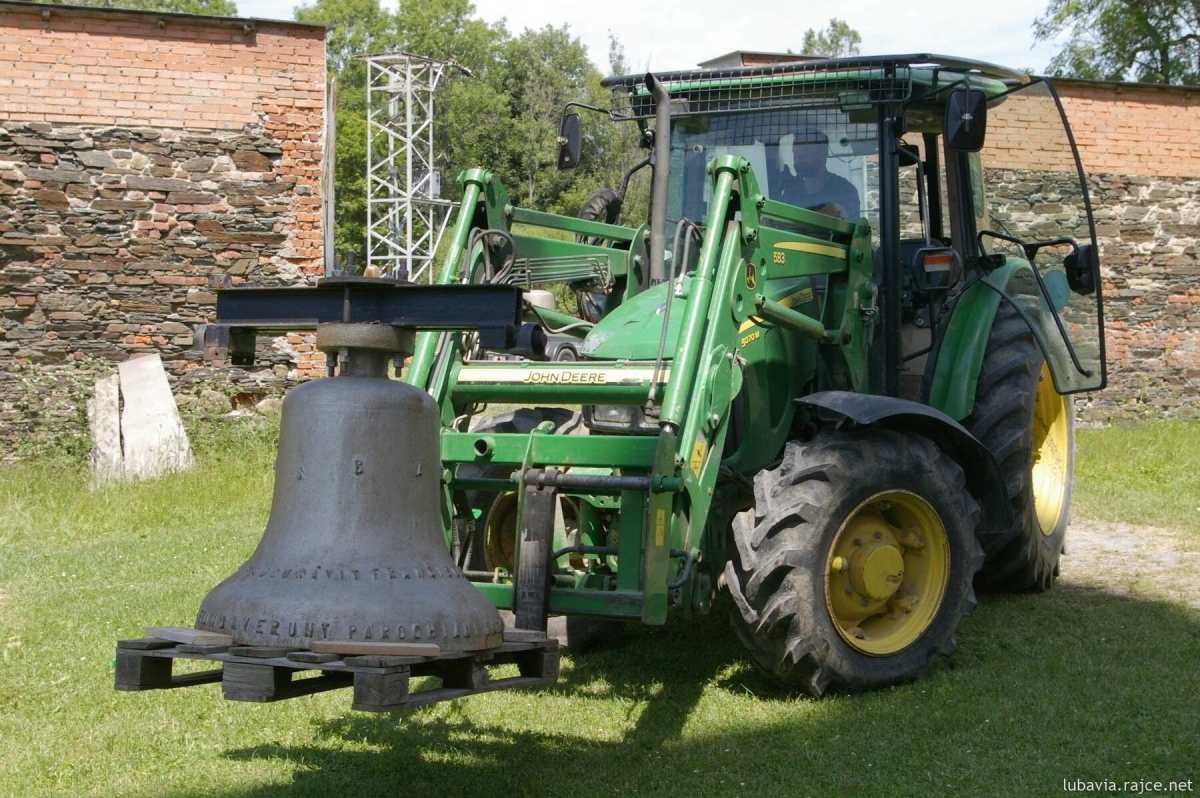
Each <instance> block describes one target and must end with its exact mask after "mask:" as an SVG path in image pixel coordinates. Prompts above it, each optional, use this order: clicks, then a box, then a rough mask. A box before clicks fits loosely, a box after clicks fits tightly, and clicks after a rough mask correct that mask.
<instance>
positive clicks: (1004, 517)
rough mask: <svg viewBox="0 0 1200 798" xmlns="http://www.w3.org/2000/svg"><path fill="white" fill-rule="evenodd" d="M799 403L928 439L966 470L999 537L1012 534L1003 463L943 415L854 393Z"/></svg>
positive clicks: (812, 396)
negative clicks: (999, 533)
mask: <svg viewBox="0 0 1200 798" xmlns="http://www.w3.org/2000/svg"><path fill="white" fill-rule="evenodd" d="M795 401H796V404H800V405H810V406H812V407H816V408H819V409H821V410H825V411H829V412H832V413H836V414H838V415H840V416H843V417H845V418H848V419H850V420H851V421H853V422H855V423H856V424H862V425H870V424H875V425H878V426H880V427H884V428H886V429H892V430H896V431H897V432H915V433H917V434H918V435H921V436H923V437H926V438H928V439H929V440H931V441H933V442H934V443H936V444H937V445H938V447H939V448H940V449H941V450H942V451H944V452H945V453H946V454H948V455H950V457H951V458H953V459H954V461H955V462H956V463H958V464H959V465H960V466H962V469H963V473H964V474H965V475H966V477H967V487H968V488H969V489H970V491H971V494H972V495H973V496H974V497H975V498H976V499H977V500H978V501H979V503H980V504H981V505H982V507H983V517H984V520H985V523H986V524H987V526H988V528H989V529H991V530H994V531H996V532H1003V531H1006V530H1011V529H1012V527H1013V515H1012V506H1011V505H1010V504H1009V500H1008V488H1007V487H1006V486H1005V484H1004V476H1003V474H1002V473H1001V471H1000V464H999V463H997V462H996V458H995V457H993V456H992V453H991V452H990V451H988V448H987V447H986V446H984V445H983V444H982V443H980V441H979V440H978V439H977V438H976V437H975V436H974V435H972V434H971V433H970V432H967V430H966V429H965V428H964V427H963V426H962V425H961V424H959V423H958V422H957V421H955V420H954V419H952V418H950V416H948V415H946V414H945V413H943V412H942V411H940V410H937V409H936V408H932V407H930V406H928V405H923V404H921V403H920V402H912V401H909V400H908V399H897V398H895V397H891V396H873V395H871V394H861V393H852V392H850V391H821V392H819V393H814V394H809V395H808V396H804V397H801V398H799V399H796V400H795Z"/></svg>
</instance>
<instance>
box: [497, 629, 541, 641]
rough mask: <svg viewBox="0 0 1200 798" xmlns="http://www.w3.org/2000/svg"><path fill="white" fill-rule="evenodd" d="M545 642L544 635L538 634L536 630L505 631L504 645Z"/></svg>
mask: <svg viewBox="0 0 1200 798" xmlns="http://www.w3.org/2000/svg"><path fill="white" fill-rule="evenodd" d="M545 641H546V633H545V632H539V631H538V630H536V629H505V630H504V642H505V643H543V642H545Z"/></svg>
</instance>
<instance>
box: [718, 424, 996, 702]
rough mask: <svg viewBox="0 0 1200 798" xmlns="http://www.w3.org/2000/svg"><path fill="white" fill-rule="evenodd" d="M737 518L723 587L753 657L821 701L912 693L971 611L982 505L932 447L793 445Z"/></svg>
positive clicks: (874, 434)
mask: <svg viewBox="0 0 1200 798" xmlns="http://www.w3.org/2000/svg"><path fill="white" fill-rule="evenodd" d="M754 498H755V506H754V508H753V509H752V510H748V511H746V512H744V513H741V514H740V515H739V516H737V518H735V519H734V523H733V540H734V544H735V545H734V554H733V557H732V559H731V560H730V561H729V562H728V563H727V564H726V568H725V584H726V586H727V587H728V588H729V591H730V593H731V595H732V598H733V603H734V608H733V610H732V613H731V615H732V621H733V626H734V628H735V630H736V631H737V634H738V637H739V638H740V639H741V641H742V643H743V644H744V645H745V646H746V649H747V650H748V652H749V655H750V659H751V660H752V661H753V663H754V664H755V665H756V666H757V667H758V668H760V669H761V670H762V671H764V672H765V673H766V674H767V675H768V676H769V677H771V678H772V679H773V680H774V681H776V682H778V683H779V684H781V685H783V686H784V687H787V688H790V689H799V690H803V691H805V692H807V693H810V694H812V695H818V696H819V695H822V694H823V693H825V692H826V691H827V690H846V691H859V690H868V689H873V688H878V687H884V686H887V685H892V684H898V683H901V682H906V681H910V680H912V679H915V678H917V677H919V676H920V675H921V674H922V672H923V671H924V670H925V668H926V667H927V666H928V665H929V663H930V661H931V660H933V659H934V658H935V657H937V656H939V655H948V654H951V653H952V652H953V651H954V649H955V647H956V642H955V632H956V630H957V629H958V624H959V621H960V620H961V619H962V617H963V616H965V615H968V614H969V613H970V612H971V611H972V610H973V609H974V607H975V594H974V590H973V588H972V580H973V579H974V576H975V573H976V571H978V570H979V567H980V565H982V563H983V551H982V549H981V548H980V546H979V543H978V542H977V541H976V539H975V527H976V525H977V523H978V520H979V506H978V505H977V504H976V502H975V501H974V500H973V499H972V498H971V495H970V494H969V493H968V492H967V488H966V480H965V477H964V475H963V471H962V468H960V467H959V465H958V464H957V463H955V462H954V461H953V460H951V459H950V458H949V457H948V456H947V455H946V454H945V453H943V452H942V451H941V450H940V449H938V447H937V446H935V445H934V444H933V443H932V442H931V441H929V440H928V439H926V438H922V437H919V436H916V435H906V434H902V433H899V432H893V431H889V430H881V429H858V430H853V431H848V432H823V433H821V434H819V435H818V436H817V437H816V438H814V439H813V440H812V441H810V442H807V443H801V442H798V441H792V442H790V443H788V444H787V447H786V448H785V450H784V456H783V460H782V462H781V463H780V464H779V466H778V467H776V468H774V469H770V470H764V471H761V472H759V474H758V475H757V476H756V477H755V479H754Z"/></svg>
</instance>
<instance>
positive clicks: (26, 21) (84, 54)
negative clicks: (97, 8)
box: [0, 5, 325, 130]
mask: <svg viewBox="0 0 1200 798" xmlns="http://www.w3.org/2000/svg"><path fill="white" fill-rule="evenodd" d="M43 8H45V7H40V6H39V7H36V8H28V9H22V8H20V7H14V6H12V5H3V6H0V96H3V98H4V101H5V102H4V109H3V115H4V117H5V118H6V119H10V120H13V121H18V122H74V123H77V124H97V125H149V126H151V127H168V128H207V129H214V130H237V129H239V128H241V127H242V126H243V125H245V124H247V123H250V122H255V121H257V120H258V114H260V113H263V114H267V115H269V116H271V117H274V118H276V120H277V122H279V123H281V124H293V125H312V124H313V120H312V118H311V117H313V116H321V114H322V112H323V108H324V105H325V36H324V33H325V32H324V30H323V29H321V28H314V27H311V26H304V25H293V24H288V23H282V22H255V23H253V28H252V30H250V31H249V32H246V31H244V30H243V26H242V25H241V24H237V23H233V24H230V23H224V22H208V21H203V20H195V19H190V18H177V17H170V16H164V17H156V16H154V15H126V14H111V13H107V14H106V13H104V12H100V13H93V14H88V13H86V12H83V13H81V12H78V11H64V10H59V9H55V8H49V9H48V12H49V19H43V17H42V10H43ZM159 19H162V20H164V23H163V26H162V27H161V28H160V27H159V24H158V20H159ZM289 117H291V118H289ZM318 129H319V125H318Z"/></svg>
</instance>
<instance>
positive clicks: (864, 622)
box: [825, 491, 950, 657]
mask: <svg viewBox="0 0 1200 798" xmlns="http://www.w3.org/2000/svg"><path fill="white" fill-rule="evenodd" d="M825 565H826V568H825V603H826V606H827V607H828V608H829V616H830V618H831V619H832V620H833V625H834V626H835V627H836V628H837V631H838V634H839V635H841V637H842V639H843V640H845V641H846V643H847V644H849V645H850V647H851V648H853V649H855V650H857V651H861V652H863V653H864V654H870V655H872V656H877V657H885V656H889V655H891V654H897V653H899V652H901V651H903V650H904V649H906V648H908V647H909V646H911V645H912V644H913V643H915V642H917V640H919V639H920V638H921V635H923V634H924V633H925V630H926V629H928V628H929V625H930V624H931V623H933V619H934V617H935V616H936V615H937V613H938V609H940V608H941V606H942V599H944V598H945V595H946V585H947V584H948V583H949V581H950V541H949V539H948V538H947V536H946V526H945V524H943V523H942V519H941V518H940V517H939V516H938V514H937V511H936V510H934V509H933V507H931V506H930V505H929V503H928V502H927V501H925V500H924V499H922V498H921V497H920V496H917V495H916V494H915V493H910V492H908V491H887V492H884V493H878V494H876V495H874V496H872V497H871V498H869V499H867V500H866V501H865V502H863V503H862V504H860V505H859V506H858V507H856V508H855V509H854V511H853V512H852V513H850V515H849V516H848V517H847V518H846V521H845V522H844V523H843V524H842V527H841V529H839V530H838V533H837V535H836V537H834V540H833V546H831V547H830V549H829V556H828V558H827V559H826V563H825Z"/></svg>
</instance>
